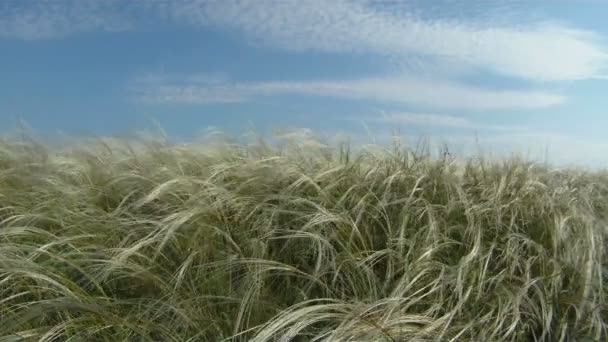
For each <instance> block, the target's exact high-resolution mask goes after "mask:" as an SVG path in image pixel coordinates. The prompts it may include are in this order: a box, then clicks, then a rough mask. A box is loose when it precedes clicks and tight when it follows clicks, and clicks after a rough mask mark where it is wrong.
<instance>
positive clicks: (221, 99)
mask: <svg viewBox="0 0 608 342" xmlns="http://www.w3.org/2000/svg"><path fill="white" fill-rule="evenodd" d="M193 77H194V78H195V77H197V76H193V75H190V76H186V77H185V78H184V79H182V80H181V81H179V82H177V81H175V80H176V78H175V77H173V78H172V79H173V81H167V80H169V78H163V77H145V78H143V79H140V80H137V81H135V82H134V84H133V86H132V88H131V90H132V91H133V94H134V97H135V98H136V99H137V100H138V101H141V102H147V103H182V104H201V103H231V102H247V101H252V100H254V99H256V98H259V97H268V96H278V95H299V96H316V97H331V98H338V99H346V100H371V101H378V102H392V103H400V104H409V105H416V106H422V107H428V108H442V109H445V108H449V109H469V110H504V109H535V108H545V107H551V106H555V105H559V104H562V103H564V102H565V101H566V98H565V97H564V96H562V95H558V94H552V93H547V92H542V91H515V90H505V91H499V90H488V89H483V88H478V87H473V86H465V85H461V84H456V83H451V82H448V81H441V80H431V79H423V78H413V77H394V78H362V79H353V80H319V81H267V82H228V81H223V80H222V81H217V80H216V81H214V82H209V81H208V80H206V81H203V82H200V81H198V82H197V81H192V78H193ZM199 78H202V79H205V77H204V76H200V77H199Z"/></svg>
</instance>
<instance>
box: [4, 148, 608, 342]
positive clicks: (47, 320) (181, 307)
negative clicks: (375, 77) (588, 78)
mask: <svg viewBox="0 0 608 342" xmlns="http://www.w3.org/2000/svg"><path fill="white" fill-rule="evenodd" d="M581 153H584V151H581ZM606 219H608V175H607V174H606V173H605V172H597V171H594V172H592V171H586V170H581V169H565V170H556V169H552V168H551V167H549V166H547V165H544V164H535V163H532V162H529V161H526V160H524V159H522V158H518V157H511V158H505V159H503V160H484V159H483V158H481V157H472V158H469V159H466V160H458V161H457V160H454V159H451V157H449V158H448V157H432V156H431V155H430V154H429V153H426V152H424V151H423V150H421V149H419V150H418V151H416V149H409V148H408V147H406V146H402V145H398V144H396V145H395V146H392V147H389V148H385V149H381V148H378V147H375V148H363V149H360V150H358V151H350V150H349V149H348V148H346V147H345V146H344V145H336V146H335V147H331V146H325V145H323V144H311V143H306V142H298V141H292V142H287V143H283V144H280V145H274V144H273V145H271V144H267V143H264V142H263V141H260V142H258V143H256V144H251V145H247V144H234V143H230V142H229V141H225V142H224V143H213V144H202V145H196V146H195V145H192V146H178V145H171V144H168V143H164V142H159V141H155V140H147V141H139V142H130V143H127V142H125V141H122V142H121V141H105V142H104V141H99V142H97V143H78V144H76V143H75V144H73V145H72V146H71V148H70V149H65V148H64V149H63V150H61V151H59V150H51V149H50V148H45V147H43V146H41V145H39V144H37V143H35V142H33V141H27V140H20V139H5V140H3V141H2V142H0V341H219V340H224V339H225V340H230V341H292V340H293V341H313V340H315V341H388V342H394V341H605V340H606V339H608V334H607V331H606V329H607V328H606V324H607V323H608V307H607V306H606V304H607V303H606V297H607V295H608V286H607V285H606V281H608V257H607V254H606V253H607V248H608V247H607V241H608V240H607V238H608V226H607V224H606V222H607V221H606Z"/></svg>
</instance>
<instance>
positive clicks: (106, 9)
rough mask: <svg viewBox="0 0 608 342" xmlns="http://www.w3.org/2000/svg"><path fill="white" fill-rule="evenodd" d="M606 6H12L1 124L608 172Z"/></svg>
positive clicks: (228, 2)
mask: <svg viewBox="0 0 608 342" xmlns="http://www.w3.org/2000/svg"><path fill="white" fill-rule="evenodd" d="M606 14H608V1H602V0H587V1H584V0H570V1H567V0H546V1H543V0H529V1H515V0H512V1H509V0H484V1H481V0H434V1H426V0H404V1H373V0H360V1H358V0H354V1H342V0H332V1H327V0H300V1H292V0H251V1H247V0H243V1H238V0H183V1H180V0H175V1H169V0H149V1H146V0H138V1H135V0H133V1H129V0H103V1H101V0H95V1H91V0H46V1H45V0H37V1H31V0H3V1H0V124H1V127H2V128H1V129H2V132H7V131H9V130H11V129H13V128H15V127H17V125H18V123H19V122H21V121H23V122H25V123H27V124H28V125H29V126H30V127H32V129H33V130H35V131H36V132H41V133H44V134H68V135H95V136H108V135H125V134H129V133H130V132H133V131H137V130H141V129H145V128H146V127H151V126H154V125H159V126H160V127H162V128H163V130H164V131H165V132H166V133H167V134H168V135H169V136H170V137H173V138H175V139H177V140H186V141H187V140H189V139H195V138H196V137H198V136H200V134H201V132H204V131H205V130H206V129H208V128H209V127H215V128H217V129H219V130H222V131H225V132H227V133H230V134H237V135H238V134H240V133H244V132H245V131H247V130H251V129H253V130H255V131H256V132H258V133H259V134H262V135H263V134H269V133H270V132H273V131H275V130H279V129H295V128H307V129H310V130H311V131H312V132H317V133H320V134H323V135H325V136H335V135H345V134H346V135H349V136H351V139H352V140H353V141H361V142H371V141H386V140H388V139H389V138H390V136H391V134H394V132H396V131H398V132H399V134H402V135H404V136H406V138H407V137H411V138H414V137H418V136H425V137H429V138H430V139H432V140H434V141H441V142H447V143H448V144H449V146H452V148H453V149H454V150H455V151H456V152H459V151H460V152H462V153H465V151H467V150H469V149H470V148H471V146H475V148H479V147H481V148H483V149H484V150H486V151H490V152H491V153H496V154H505V153H512V152H513V151H516V152H519V153H525V154H526V155H528V156H529V157H531V158H541V157H542V158H548V159H549V160H550V161H551V162H553V163H556V164H563V163H565V164H571V163H574V164H578V165H585V166H587V165H591V166H594V167H597V166H599V167H606V166H607V165H608V134H606V131H607V129H608V115H606V114H607V113H606V112H607V109H608V97H606V90H608V21H606V20H605V17H606Z"/></svg>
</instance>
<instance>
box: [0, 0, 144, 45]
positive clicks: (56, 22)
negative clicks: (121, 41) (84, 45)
mask: <svg viewBox="0 0 608 342" xmlns="http://www.w3.org/2000/svg"><path fill="white" fill-rule="evenodd" d="M119 5H121V6H119ZM128 9H129V6H127V5H125V4H124V3H122V2H121V1H116V0H107V1H95V0H76V1H74V0H68V1H52V0H42V1H31V0H22V1H19V2H13V1H9V2H8V3H7V2H4V3H0V38H2V37H14V38H19V39H25V40H33V39H51V38H58V37H64V36H67V35H70V34H75V33H81V32H87V31H123V30H126V29H128V28H130V27H131V26H132V25H133V24H134V23H133V22H132V21H131V19H130V18H129V16H128V15H129V13H130V12H129V11H128ZM120 10H122V12H121V11H120Z"/></svg>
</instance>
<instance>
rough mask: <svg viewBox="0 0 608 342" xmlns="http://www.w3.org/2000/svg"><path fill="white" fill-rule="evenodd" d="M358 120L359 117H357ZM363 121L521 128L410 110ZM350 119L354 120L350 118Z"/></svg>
mask: <svg viewBox="0 0 608 342" xmlns="http://www.w3.org/2000/svg"><path fill="white" fill-rule="evenodd" d="M358 119H359V120H360V119H361V118H358ZM364 119H365V120H364V121H377V122H382V123H387V124H405V125H412V126H426V127H448V128H468V129H476V130H482V131H486V130H494V131H506V130H522V128H521V127H517V126H501V125H491V124H484V123H480V122H477V121H473V120H470V119H467V118H465V117H461V116H454V115H447V114H433V113H412V112H398V113H382V114H381V115H375V116H373V117H366V118H364ZM350 120H356V118H351V119H350Z"/></svg>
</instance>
